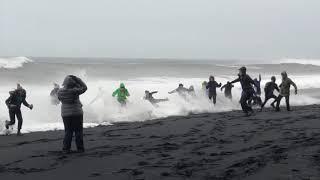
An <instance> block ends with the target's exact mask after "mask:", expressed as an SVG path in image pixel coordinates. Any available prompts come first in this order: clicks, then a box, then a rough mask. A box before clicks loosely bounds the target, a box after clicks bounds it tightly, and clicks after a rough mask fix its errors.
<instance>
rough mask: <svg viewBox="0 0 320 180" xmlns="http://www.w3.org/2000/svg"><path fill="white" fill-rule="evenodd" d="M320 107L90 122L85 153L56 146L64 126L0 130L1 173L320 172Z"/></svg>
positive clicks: (228, 175) (252, 175)
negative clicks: (17, 133)
mask: <svg viewBox="0 0 320 180" xmlns="http://www.w3.org/2000/svg"><path fill="white" fill-rule="evenodd" d="M319 110H320V106H319V105H313V106H304V107H294V111H293V112H286V111H282V112H279V113H276V112H271V110H270V109H267V110H265V111H264V112H262V113H259V112H258V113H257V114H256V115H254V116H251V117H243V114H242V113H241V112H240V111H233V112H224V113H216V114H198V115H190V116H187V117H169V118H165V119H160V120H152V121H146V122H137V123H121V124H116V125H113V126H101V127H96V128H89V129H86V130H85V145H86V148H87V149H86V150H87V151H86V152H85V153H83V154H76V153H74V154H70V155H64V154H62V153H60V151H59V150H60V148H61V144H62V137H63V132H62V131H54V132H37V133H30V134H25V135H24V136H23V137H16V136H15V135H11V136H0V179H1V180H13V179H32V180H38V179H39V180H44V179H58V180H63V179H67V178H71V179H108V180H109V179H150V180H155V179H212V180H215V179H221V180H222V179H223V180H228V179H250V180H261V179H266V180H270V179H271V180H272V179H277V180H292V179H293V180H295V179H320V171H319V170H320V113H319Z"/></svg>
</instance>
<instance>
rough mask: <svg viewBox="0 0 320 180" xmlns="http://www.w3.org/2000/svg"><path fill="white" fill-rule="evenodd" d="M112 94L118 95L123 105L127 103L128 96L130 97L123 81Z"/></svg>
mask: <svg viewBox="0 0 320 180" xmlns="http://www.w3.org/2000/svg"><path fill="white" fill-rule="evenodd" d="M112 96H113V97H115V96H117V100H118V102H119V103H120V104H121V106H125V105H126V104H127V97H129V96H130V94H129V91H128V90H127V89H126V87H125V85H124V84H123V83H121V84H120V87H119V88H118V89H116V90H115V91H114V92H113V93H112Z"/></svg>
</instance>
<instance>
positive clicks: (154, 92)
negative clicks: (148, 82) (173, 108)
mask: <svg viewBox="0 0 320 180" xmlns="http://www.w3.org/2000/svg"><path fill="white" fill-rule="evenodd" d="M156 93H158V91H153V92H151V93H150V94H156Z"/></svg>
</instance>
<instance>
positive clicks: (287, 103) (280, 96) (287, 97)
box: [276, 95, 290, 111]
mask: <svg viewBox="0 0 320 180" xmlns="http://www.w3.org/2000/svg"><path fill="white" fill-rule="evenodd" d="M283 97H284V98H285V99H286V105H287V110H288V111H290V102H289V95H288V96H282V95H279V96H278V97H277V107H276V110H277V111H279V110H280V102H281V99H282V98H283Z"/></svg>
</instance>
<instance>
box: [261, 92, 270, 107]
mask: <svg viewBox="0 0 320 180" xmlns="http://www.w3.org/2000/svg"><path fill="white" fill-rule="evenodd" d="M269 99H270V98H269V97H268V96H267V95H266V96H265V97H264V102H263V103H262V104H261V109H263V107H264V106H265V105H266V103H267V102H268V100H269Z"/></svg>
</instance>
